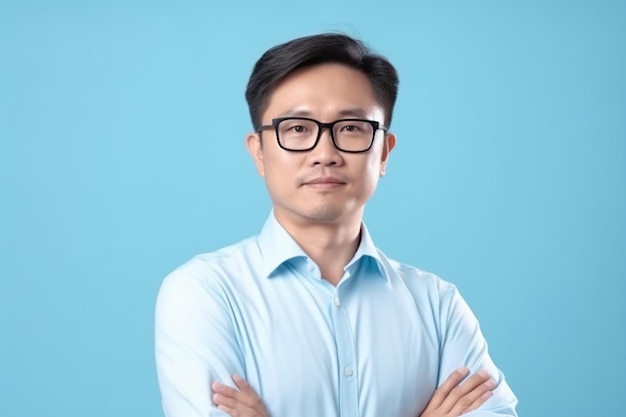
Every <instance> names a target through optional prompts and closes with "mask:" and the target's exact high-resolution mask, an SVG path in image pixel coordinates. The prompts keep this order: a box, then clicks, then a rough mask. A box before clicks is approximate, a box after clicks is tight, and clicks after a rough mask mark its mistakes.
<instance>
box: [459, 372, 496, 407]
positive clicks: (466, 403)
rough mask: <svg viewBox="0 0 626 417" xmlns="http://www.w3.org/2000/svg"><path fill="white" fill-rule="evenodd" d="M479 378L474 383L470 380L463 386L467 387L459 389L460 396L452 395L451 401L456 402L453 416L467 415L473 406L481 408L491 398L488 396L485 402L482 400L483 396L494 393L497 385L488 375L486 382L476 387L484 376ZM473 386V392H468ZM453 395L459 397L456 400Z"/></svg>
mask: <svg viewBox="0 0 626 417" xmlns="http://www.w3.org/2000/svg"><path fill="white" fill-rule="evenodd" d="M479 376H480V378H479V377H478V375H477V378H474V379H473V380H472V381H470V380H469V379H468V380H467V381H466V382H465V383H464V384H463V385H466V386H460V387H459V390H458V394H457V393H452V394H451V396H450V397H449V401H455V402H454V404H452V408H451V409H450V411H451V412H452V413H453V414H455V415H458V414H462V413H465V412H467V411H468V408H470V407H471V406H475V407H476V408H477V407H480V405H482V404H483V403H484V402H485V401H486V400H487V399H488V398H489V396H488V397H486V398H485V399H484V400H482V401H481V400H480V398H481V397H482V396H483V394H485V393H489V392H491V391H493V389H494V388H495V387H496V383H495V381H494V380H493V379H491V378H489V376H488V374H487V380H486V381H484V382H483V383H480V384H478V385H474V384H475V383H476V381H480V380H481V378H482V377H483V376H484V375H483V374H481V375H479ZM472 386H473V388H472V389H471V391H468V387H472ZM453 394H455V395H458V397H457V398H456V399H455V398H454V395H453Z"/></svg>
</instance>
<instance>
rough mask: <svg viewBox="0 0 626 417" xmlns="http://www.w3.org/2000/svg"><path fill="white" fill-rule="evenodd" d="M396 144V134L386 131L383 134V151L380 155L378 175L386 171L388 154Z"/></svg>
mask: <svg viewBox="0 0 626 417" xmlns="http://www.w3.org/2000/svg"><path fill="white" fill-rule="evenodd" d="M395 146H396V135H394V134H393V133H387V134H386V135H385V142H384V144H383V153H382V155H381V161H380V176H381V177H382V176H383V175H385V172H386V171H387V161H388V160H389V154H390V153H391V151H392V149H393V148H394V147H395Z"/></svg>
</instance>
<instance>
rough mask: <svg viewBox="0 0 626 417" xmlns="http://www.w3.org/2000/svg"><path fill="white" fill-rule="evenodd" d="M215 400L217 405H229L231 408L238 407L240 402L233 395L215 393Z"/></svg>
mask: <svg viewBox="0 0 626 417" xmlns="http://www.w3.org/2000/svg"><path fill="white" fill-rule="evenodd" d="M212 399H213V402H214V403H215V405H217V406H220V405H221V406H224V407H228V408H231V409H234V408H236V407H237V406H238V405H239V404H240V403H239V402H238V401H237V400H236V399H234V398H232V397H225V396H223V395H221V394H213V398H212Z"/></svg>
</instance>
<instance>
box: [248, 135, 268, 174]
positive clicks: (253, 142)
mask: <svg viewBox="0 0 626 417" xmlns="http://www.w3.org/2000/svg"><path fill="white" fill-rule="evenodd" d="M246 148H248V152H249V153H250V156H251V157H252V160H253V161H254V164H255V165H256V170H257V172H258V173H259V175H260V176H262V177H265V167H264V165H263V144H262V143H261V135H260V134H258V133H250V134H249V135H248V136H246Z"/></svg>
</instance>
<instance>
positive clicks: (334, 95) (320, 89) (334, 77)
mask: <svg viewBox="0 0 626 417" xmlns="http://www.w3.org/2000/svg"><path fill="white" fill-rule="evenodd" d="M348 110H350V111H352V110H354V111H356V112H360V113H363V115H369V116H370V117H377V114H376V113H378V112H382V109H381V106H380V105H379V103H378V102H377V100H376V97H375V94H374V89H373V87H372V84H371V82H370V80H369V78H368V77H367V76H366V75H365V74H364V73H363V72H362V71H359V70H357V69H354V68H351V67H349V66H346V65H343V64H337V63H329V64H319V65H315V66H310V67H305V68H301V69H299V70H296V71H294V72H292V73H291V74H289V75H288V76H287V77H286V78H285V79H283V80H282V81H281V82H280V83H278V84H277V85H276V87H275V88H274V89H273V91H272V93H271V94H270V97H269V101H268V106H267V108H266V110H265V112H264V117H265V116H271V117H277V116H281V115H289V114H293V113H300V114H304V113H308V114H311V115H317V116H318V117H323V116H329V117H331V116H332V115H334V114H339V113H346V112H347V111H348Z"/></svg>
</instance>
